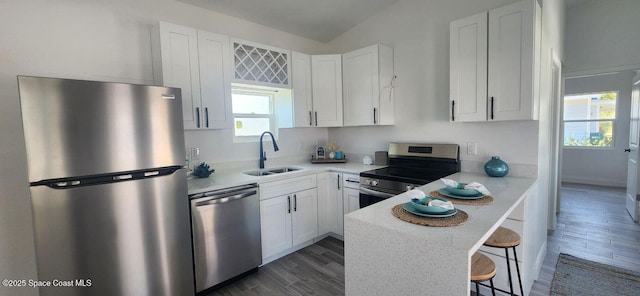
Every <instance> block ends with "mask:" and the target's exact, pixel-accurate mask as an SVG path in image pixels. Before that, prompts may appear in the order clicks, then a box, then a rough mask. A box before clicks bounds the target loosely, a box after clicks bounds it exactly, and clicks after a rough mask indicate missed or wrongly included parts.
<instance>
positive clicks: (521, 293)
mask: <svg viewBox="0 0 640 296" xmlns="http://www.w3.org/2000/svg"><path fill="white" fill-rule="evenodd" d="M513 257H514V258H515V259H516V271H517V272H518V284H520V295H522V296H524V291H523V290H522V278H520V266H519V265H518V254H517V253H516V247H513Z"/></svg>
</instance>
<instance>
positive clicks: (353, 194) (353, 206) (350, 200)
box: [342, 188, 360, 215]
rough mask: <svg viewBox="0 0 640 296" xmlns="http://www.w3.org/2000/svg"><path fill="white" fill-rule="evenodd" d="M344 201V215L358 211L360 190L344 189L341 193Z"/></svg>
mask: <svg viewBox="0 0 640 296" xmlns="http://www.w3.org/2000/svg"><path fill="white" fill-rule="evenodd" d="M342 197H343V199H344V214H345V215H346V214H349V213H351V212H353V211H356V210H359V209H360V190H358V189H353V188H345V189H344V191H342Z"/></svg>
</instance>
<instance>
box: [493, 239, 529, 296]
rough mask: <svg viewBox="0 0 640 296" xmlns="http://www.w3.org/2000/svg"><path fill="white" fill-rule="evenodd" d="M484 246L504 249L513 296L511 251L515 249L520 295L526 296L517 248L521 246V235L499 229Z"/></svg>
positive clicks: (514, 255)
mask: <svg viewBox="0 0 640 296" xmlns="http://www.w3.org/2000/svg"><path fill="white" fill-rule="evenodd" d="M484 245H485V246H487V247H493V248H501V249H504V253H505V255H506V258H507V273H508V274H509V290H510V291H511V295H515V294H514V293H513V284H512V279H511V264H510V263H509V249H510V248H511V249H513V257H514V259H515V261H516V271H517V272H518V284H520V295H521V296H522V295H524V291H523V290H522V279H521V278H520V266H519V265H518V254H517V253H516V247H517V246H518V245H520V235H518V234H517V233H516V232H515V231H513V230H511V229H508V228H504V227H498V229H496V231H495V232H494V233H493V234H492V235H491V236H490V237H489V239H487V241H485V242H484Z"/></svg>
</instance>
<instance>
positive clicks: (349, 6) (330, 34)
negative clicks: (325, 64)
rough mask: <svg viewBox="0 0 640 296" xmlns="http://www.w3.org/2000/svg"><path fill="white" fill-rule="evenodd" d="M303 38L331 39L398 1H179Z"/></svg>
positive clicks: (322, 40)
mask: <svg viewBox="0 0 640 296" xmlns="http://www.w3.org/2000/svg"><path fill="white" fill-rule="evenodd" d="M178 1H180V2H184V3H188V4H192V5H195V6H198V7H201V8H205V9H209V10H213V11H217V12H220V13H223V14H226V15H231V16H234V17H237V18H241V19H244V20H247V21H250V22H254V23H257V24H260V25H263V26H267V27H271V28H274V29H277V30H280V31H284V32H288V33H291V34H294V35H297V36H300V37H304V38H308V39H312V40H316V41H320V42H329V41H331V40H333V39H334V38H336V37H338V36H340V35H341V34H342V33H344V32H346V31H348V30H349V29H351V28H352V27H354V26H355V25H357V24H359V23H361V22H362V21H364V20H365V19H367V18H368V17H369V16H371V15H374V14H375V13H376V12H378V11H380V10H382V9H384V8H386V7H388V6H389V5H391V4H393V3H394V2H396V1H398V0H269V1H266V0H178Z"/></svg>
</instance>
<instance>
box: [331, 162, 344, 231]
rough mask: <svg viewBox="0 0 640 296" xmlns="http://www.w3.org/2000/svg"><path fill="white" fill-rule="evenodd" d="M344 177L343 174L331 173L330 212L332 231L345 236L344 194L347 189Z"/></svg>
mask: <svg viewBox="0 0 640 296" xmlns="http://www.w3.org/2000/svg"><path fill="white" fill-rule="evenodd" d="M343 178H344V175H343V174H342V173H331V179H330V182H329V183H330V184H331V187H330V188H331V189H330V190H329V193H330V196H329V211H331V221H330V222H331V223H330V227H331V231H332V232H333V233H336V234H339V235H344V214H343V204H344V203H343V201H342V192H343V190H344V189H345V188H344V186H343V185H342V183H343V182H342V180H343Z"/></svg>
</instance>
